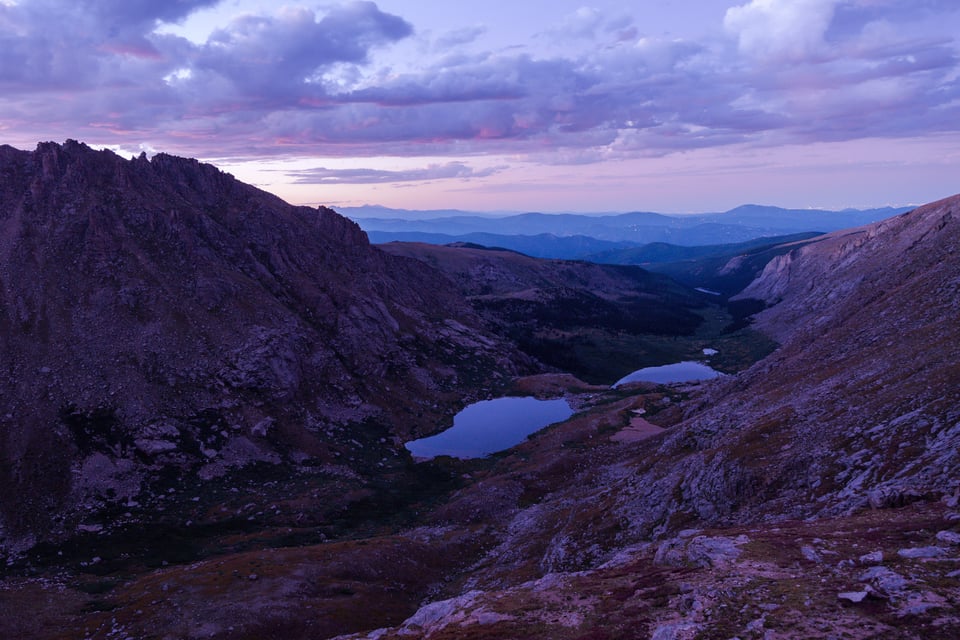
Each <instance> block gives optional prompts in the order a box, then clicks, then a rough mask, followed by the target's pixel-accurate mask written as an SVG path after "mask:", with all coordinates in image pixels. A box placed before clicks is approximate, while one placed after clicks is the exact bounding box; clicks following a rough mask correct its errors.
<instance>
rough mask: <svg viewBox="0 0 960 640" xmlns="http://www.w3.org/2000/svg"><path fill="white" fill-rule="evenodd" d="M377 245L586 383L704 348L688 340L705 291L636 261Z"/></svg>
mask: <svg viewBox="0 0 960 640" xmlns="http://www.w3.org/2000/svg"><path fill="white" fill-rule="evenodd" d="M379 246H380V247H381V248H382V249H383V250H384V251H387V252H389V253H392V254H395V255H402V256H409V257H412V258H416V259H418V260H421V261H423V262H425V263H426V264H429V265H431V266H433V267H435V268H437V269H438V270H439V271H440V272H441V273H443V274H445V275H446V276H447V277H449V278H450V279H451V280H452V281H453V282H454V283H455V284H456V286H457V288H458V289H459V290H460V291H461V292H462V293H463V294H464V296H466V297H467V299H469V300H470V302H471V303H472V304H473V307H474V309H475V310H476V311H477V312H478V313H479V315H480V316H481V317H482V318H484V319H485V320H486V321H487V323H488V326H490V327H491V329H492V330H493V331H495V332H496V333H498V334H500V335H502V336H505V337H509V338H510V339H512V340H514V341H515V342H516V343H517V344H518V345H519V346H520V348H521V349H523V350H524V351H526V352H527V353H528V354H530V355H532V356H534V357H536V358H538V359H539V360H541V361H542V362H544V363H546V364H549V365H552V366H554V367H557V368H558V369H560V370H563V371H567V372H570V373H573V374H575V375H577V376H580V377H581V378H583V379H585V380H590V381H596V382H606V383H608V384H609V383H612V382H614V381H615V380H617V379H619V378H620V377H622V376H624V375H626V374H627V373H630V372H631V371H633V370H635V369H638V368H640V367H641V366H646V365H653V364H664V363H665V362H673V361H675V360H677V359H681V358H682V357H685V356H687V355H688V353H699V352H700V351H701V349H702V346H695V345H693V344H692V342H693V341H695V340H696V338H695V335H694V334H696V333H697V331H698V329H699V328H700V327H701V325H702V324H704V317H703V314H704V313H705V312H706V310H707V309H708V308H711V307H710V304H709V302H710V300H709V299H710V298H711V296H707V295H704V294H702V293H698V292H696V291H694V290H693V289H691V288H689V287H686V286H684V285H681V284H679V283H677V282H675V281H673V280H671V279H670V278H668V277H665V276H662V275H660V274H656V273H651V272H649V271H646V270H644V269H641V268H640V267H636V266H626V265H600V264H594V263H590V262H581V261H571V260H544V259H539V258H532V257H530V256H526V255H523V254H520V253H515V252H513V251H507V250H503V249H487V248H484V247H477V246H475V245H463V244H456V245H448V246H437V245H430V244H421V243H406V242H391V243H388V244H385V245H379ZM711 309H712V308H711ZM680 338H683V340H678V339H680Z"/></svg>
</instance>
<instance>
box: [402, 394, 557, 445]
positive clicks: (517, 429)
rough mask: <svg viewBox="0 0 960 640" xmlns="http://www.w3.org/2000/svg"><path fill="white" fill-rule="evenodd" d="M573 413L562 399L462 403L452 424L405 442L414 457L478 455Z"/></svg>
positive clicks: (521, 438)
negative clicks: (461, 408) (427, 436)
mask: <svg viewBox="0 0 960 640" xmlns="http://www.w3.org/2000/svg"><path fill="white" fill-rule="evenodd" d="M571 415H573V409H571V408H570V405H569V403H567V401H566V400H564V399H562V398H561V399H558V400H537V399H536V398H497V399H496V400H483V401H481V402H475V403H473V404H471V405H470V406H468V407H466V408H465V409H464V410H463V411H461V412H460V413H458V414H457V415H456V416H454V418H453V426H452V427H450V428H449V429H447V430H446V431H443V432H441V433H438V434H436V435H434V436H430V437H429V438H421V439H420V440H413V441H412V442H408V443H407V444H406V445H405V446H406V447H407V450H409V451H410V453H412V454H413V455H414V457H416V458H433V457H436V456H452V457H454V458H482V457H484V456H488V455H490V454H491V453H496V452H497V451H503V450H504V449H509V448H510V447H512V446H514V445H516V444H519V443H521V442H523V440H524V439H525V438H526V437H527V436H528V435H530V434H531V433H534V432H535V431H539V430H540V429H543V428H544V427H546V426H548V425H551V424H554V423H557V422H563V421H564V420H566V419H567V418H569V417H570V416H571Z"/></svg>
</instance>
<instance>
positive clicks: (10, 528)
mask: <svg viewBox="0 0 960 640" xmlns="http://www.w3.org/2000/svg"><path fill="white" fill-rule="evenodd" d="M511 357H512V353H511V351H510V349H509V348H508V347H506V346H504V344H503V343H501V342H499V341H498V340H497V339H496V338H494V337H491V336H489V335H488V334H485V333H484V332H483V331H482V330H481V329H479V328H478V323H477V321H476V318H475V317H474V316H473V315H472V313H471V312H470V311H469V308H468V307H467V305H465V304H464V303H463V301H462V299H461V298H460V297H459V295H458V294H457V293H456V291H455V290H453V289H452V288H451V287H450V286H449V285H448V283H447V282H446V281H445V280H444V279H443V278H441V277H439V276H438V275H437V274H435V273H434V272H432V271H431V270H430V269H428V268H426V267H424V266H423V265H422V264H420V263H419V262H416V261H414V260H407V259H403V258H396V257H393V256H389V255H386V254H384V253H382V252H380V251H378V250H376V249H374V248H372V247H370V245H369V244H368V242H367V238H366V235H365V234H364V233H363V232H362V231H361V230H360V229H359V227H357V225H355V224H354V223H352V222H350V221H348V220H346V219H345V218H342V217H341V216H339V215H337V214H336V213H335V212H333V211H332V210H330V209H326V208H323V207H321V208H319V209H311V208H306V207H294V206H290V205H288V204H286V203H284V202H282V201H281V200H279V199H278V198H276V197H274V196H272V195H270V194H267V193H265V192H263V191H260V190H258V189H255V188H253V187H250V186H248V185H245V184H242V183H240V182H238V181H237V180H235V179H234V178H233V177H232V176H230V175H228V174H225V173H222V172H220V171H219V170H217V169H216V168H214V167H212V166H209V165H204V164H200V163H198V162H197V161H195V160H187V159H182V158H177V157H173V156H169V155H164V154H159V155H156V156H154V157H153V158H152V159H149V160H148V159H147V157H146V156H145V155H141V156H140V157H139V158H136V159H134V160H131V161H128V160H124V159H122V158H120V157H118V156H116V155H114V154H113V153H110V152H108V151H94V150H92V149H90V148H89V147H87V146H85V145H83V144H80V143H76V142H73V141H68V142H67V143H66V144H64V145H62V146H61V145H59V144H54V143H42V144H40V145H39V146H38V147H37V149H36V150H35V151H33V152H27V151H20V150H17V149H14V148H12V147H9V146H3V147H0V484H2V485H3V486H4V487H5V490H4V491H3V495H2V497H0V537H2V538H4V539H3V540H2V541H0V548H2V547H7V548H16V547H18V546H19V547H23V546H25V545H29V543H30V542H32V541H33V540H34V539H35V538H36V537H37V536H39V537H47V536H50V535H56V534H57V533H58V532H63V531H69V530H70V528H71V527H72V526H74V525H75V524H76V522H75V518H74V517H73V515H75V514H76V513H77V512H78V511H83V510H84V509H87V508H96V507H99V506H103V505H104V504H107V503H118V504H124V503H128V502H131V501H133V500H134V499H135V498H136V497H137V495H138V494H139V493H140V492H141V491H143V490H145V488H146V487H147V485H149V483H150V482H151V479H152V478H154V477H155V476H156V475H157V474H158V473H159V472H160V470H161V469H169V468H173V469H176V471H175V473H176V474H179V475H180V476H182V477H183V478H184V479H186V478H190V477H199V478H200V479H205V478H211V477H217V476H222V475H224V474H225V473H227V472H228V471H230V470H231V469H236V468H239V467H242V466H244V465H246V464H248V463H253V462H266V463H278V462H281V461H286V462H296V463H297V464H305V463H306V462H309V461H311V460H312V461H314V462H316V463H318V464H319V463H324V462H329V461H331V460H334V459H335V458H336V457H338V456H339V455H340V453H341V452H342V451H343V446H354V447H355V448H356V447H360V446H361V444H362V443H364V442H366V441H367V440H368V439H369V438H370V435H369V434H367V431H369V429H366V428H365V427H364V425H367V426H369V425H370V424H376V425H378V429H376V435H377V436H378V437H382V438H383V439H381V440H379V441H378V440H377V438H373V443H374V444H373V445H370V446H372V447H376V446H377V444H376V443H377V442H380V443H385V446H387V447H397V446H399V443H400V442H401V441H402V440H403V439H404V438H405V437H406V436H408V435H409V434H410V433H411V432H417V431H419V430H429V429H431V428H436V426H435V424H438V423H439V421H438V420H436V418H437V417H438V416H441V415H444V414H445V413H448V412H449V411H450V409H451V407H450V404H451V403H454V404H455V403H456V402H460V401H461V395H462V394H463V393H464V392H466V391H470V390H475V389H476V388H477V386H478V385H481V384H483V383H485V382H489V381H490V380H492V379H493V378H494V377H496V376H503V375H509V374H510V373H511V372H512V371H514V370H515V367H514V364H513V363H512V362H511V360H510V358H511ZM337 430H340V431H337ZM335 431H337V433H340V436H339V440H337V438H334V437H333V435H332V434H333V433H334V432H335ZM351 440H352V441H353V443H354V444H353V445H351V444H350V441H351ZM368 448H369V447H368Z"/></svg>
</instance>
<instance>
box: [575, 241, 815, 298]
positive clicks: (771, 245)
mask: <svg viewBox="0 0 960 640" xmlns="http://www.w3.org/2000/svg"><path fill="white" fill-rule="evenodd" d="M819 235H821V234H819V233H814V232H806V233H796V234H791V235H786V236H774V237H765V238H757V239H756V240H749V241H747V242H740V243H735V244H722V245H705V246H699V247H683V246H678V245H671V244H666V243H661V242H657V243H651V244H648V245H643V246H642V247H636V248H633V249H621V250H617V251H606V252H603V253H599V254H595V255H592V256H587V257H586V258H585V259H586V260H591V261H594V262H599V263H610V264H639V265H643V266H644V268H646V269H649V270H650V271H655V272H657V273H662V274H664V275H668V276H670V277H671V278H673V279H675V280H677V281H678V282H682V283H684V284H686V285H688V286H691V287H697V288H700V289H706V290H708V291H713V292H715V293H717V294H718V295H720V296H723V297H729V296H732V295H734V294H736V293H739V292H740V291H741V290H742V289H743V288H744V287H746V286H747V285H748V284H749V283H750V282H752V281H753V279H754V278H756V277H757V275H759V274H760V272H761V271H762V270H763V268H764V267H765V266H766V265H767V263H768V262H769V261H770V260H772V259H773V258H774V257H776V256H778V255H781V254H783V253H786V252H788V251H791V250H792V249H794V248H795V247H796V246H798V245H799V244H801V243H803V242H805V241H809V240H810V239H811V238H815V237H817V236H819Z"/></svg>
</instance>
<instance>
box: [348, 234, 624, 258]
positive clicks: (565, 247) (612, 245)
mask: <svg viewBox="0 0 960 640" xmlns="http://www.w3.org/2000/svg"><path fill="white" fill-rule="evenodd" d="M367 236H368V237H369V238H370V242H373V243H374V244H387V243H389V242H421V243H428V244H438V245H445V244H454V243H466V244H476V245H481V246H484V247H491V248H500V249H510V250H511V251H519V252H520V253H524V254H526V255H528V256H532V257H534V258H551V259H557V260H580V259H585V258H587V259H588V258H589V257H590V256H592V255H595V254H601V253H607V252H616V251H619V250H626V249H629V248H635V247H637V246H638V245H637V244H636V243H633V242H614V241H611V240H598V239H597V238H591V237H589V236H582V235H573V236H558V235H555V234H552V233H541V234H537V235H533V236H524V235H514V236H511V235H503V234H499V233H479V232H478V233H464V234H461V235H457V236H451V235H445V234H442V233H426V232H421V231H368V232H367Z"/></svg>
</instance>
